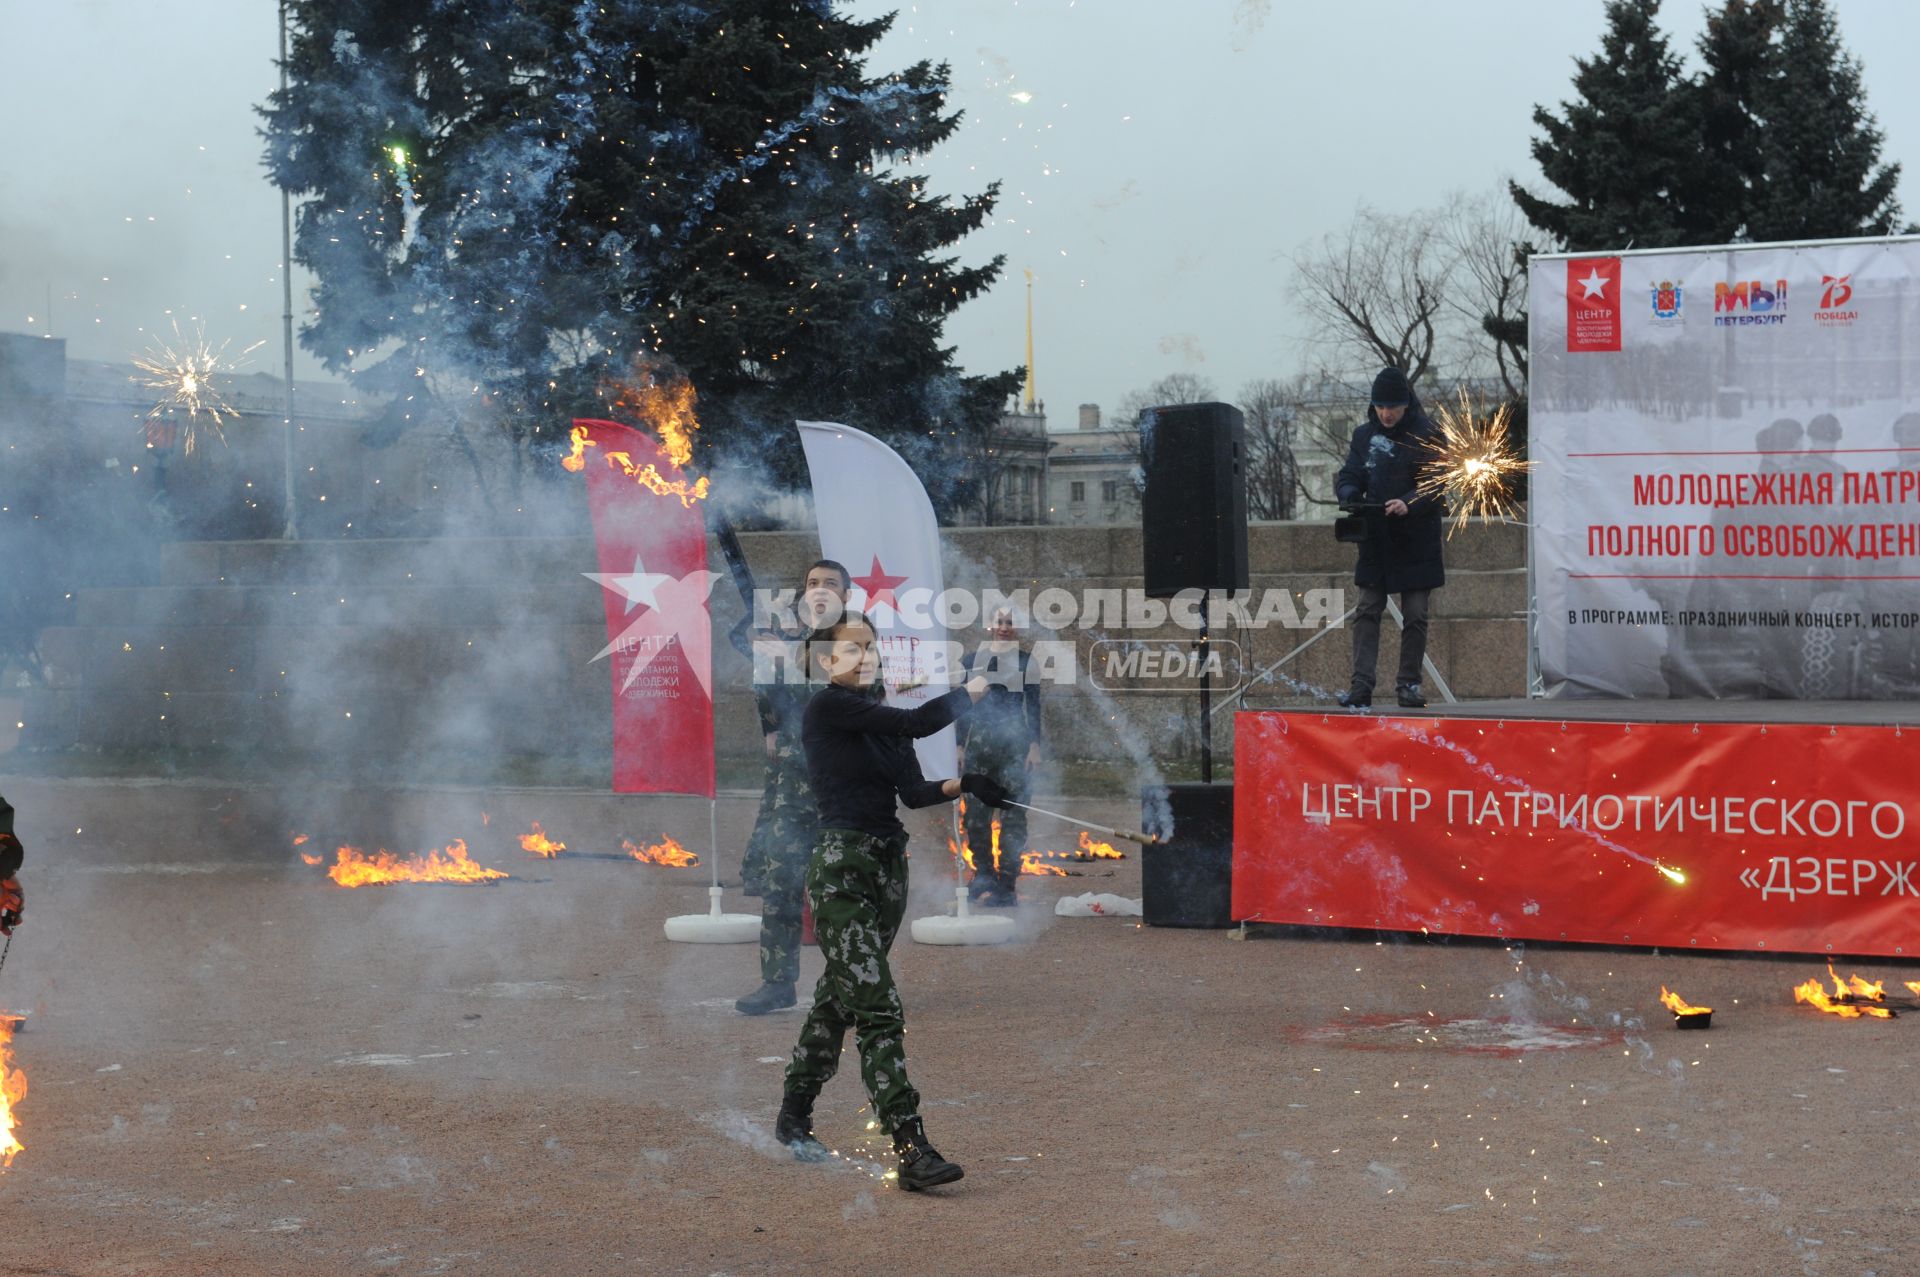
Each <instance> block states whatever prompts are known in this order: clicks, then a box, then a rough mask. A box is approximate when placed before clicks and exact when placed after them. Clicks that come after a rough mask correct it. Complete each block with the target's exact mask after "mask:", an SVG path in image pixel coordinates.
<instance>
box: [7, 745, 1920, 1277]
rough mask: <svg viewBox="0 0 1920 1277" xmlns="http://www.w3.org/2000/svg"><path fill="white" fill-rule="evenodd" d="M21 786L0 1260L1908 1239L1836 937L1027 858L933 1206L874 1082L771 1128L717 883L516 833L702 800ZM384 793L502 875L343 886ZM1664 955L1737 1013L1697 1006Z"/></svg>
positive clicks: (765, 1032) (381, 812)
mask: <svg viewBox="0 0 1920 1277" xmlns="http://www.w3.org/2000/svg"><path fill="white" fill-rule="evenodd" d="M0 792H5V793H7V795H8V796H9V798H11V799H13V800H14V801H15V803H16V804H17V805H19V806H20V807H21V809H22V813H23V818H22V826H23V831H24V832H25V834H26V836H27V837H28V842H29V847H30V849H31V851H32V853H33V863H32V868H31V870H30V872H29V875H28V877H27V880H26V883H27V888H28V891H29V892H30V895H31V902H30V903H31V913H30V919H29V922H28V925H27V926H26V927H25V928H24V929H23V930H22V932H21V934H20V937H19V939H18V941H17V942H16V944H15V945H14V948H13V952H12V956H11V958H10V959H9V960H8V962H7V965H6V968H5V970H4V972H0V1005H14V1006H20V1005H24V1006H25V1007H26V1008H27V1009H29V1010H30V1011H31V1013H32V1016H31V1019H30V1021H29V1025H28V1028H27V1029H26V1030H25V1031H24V1032H23V1033H22V1034H21V1036H20V1038H19V1040H18V1042H17V1044H16V1045H17V1048H18V1055H19V1059H20V1062H21V1064H22V1065H23V1066H24V1068H25V1070H26V1072H27V1074H28V1077H29V1080H30V1083H31V1088H32V1089H31V1091H30V1093H29V1095H28V1097H27V1099H26V1100H25V1101H24V1102H23V1103H22V1104H21V1105H20V1108H19V1114H20V1117H21V1119H22V1121H23V1132H22V1133H23V1138H24V1140H25V1142H26V1144H27V1151H26V1152H25V1153H24V1154H22V1155H21V1156H20V1158H19V1159H18V1160H17V1161H16V1162H15V1164H14V1165H13V1167H12V1169H11V1170H9V1171H7V1172H5V1173H4V1174H0V1274H14V1273H35V1274H46V1273H68V1274H87V1275H89V1277H91V1275H94V1274H136V1273H137V1274H146V1273H167V1274H174V1273H183V1274H191V1273H220V1274H245V1273H302V1274H305V1273H312V1274H343V1273H362V1272H369V1273H371V1272H392V1273H408V1274H411V1273H463V1274H493V1273H501V1274H508V1273H512V1274H523V1273H526V1274H575V1273H601V1272H607V1273H613V1272H631V1273H647V1274H652V1273H665V1274H680V1273H687V1274H711V1273H727V1274H749V1273H755V1274H757V1273H858V1274H866V1273H876V1274H878V1273H909V1272H911V1273H920V1272H925V1273H963V1272H965V1273H977V1272H988V1273H1008V1274H1023V1273H1039V1272H1065V1273H1079V1272H1090V1273H1091V1272H1099V1273H1149V1274H1161V1273H1229V1272H1234V1273H1251V1272H1280V1271H1287V1272H1314V1273H1345V1272H1354V1273H1426V1272H1456V1271H1459V1272H1470V1273H1507V1272H1513V1273H1578V1274H1588V1273H1601V1272H1608V1273H1613V1272H1633V1273H1658V1274H1667V1273H1674V1274H1684V1273H1697V1274H1720V1273H1725V1274H1755V1273H1767V1274H1773V1273H1812V1274H1829V1273H1831V1274H1843V1273H1844V1274H1859V1273H1867V1272H1872V1273H1879V1274H1895V1273H1913V1272H1916V1271H1920V1197H1917V1196H1916V1192H1915V1189H1914V1185H1913V1167H1914V1165H1915V1143H1916V1141H1915V1138H1914V1131H1915V1129H1916V1125H1917V1124H1920V1123H1917V1114H1916V1097H1915V1093H1914V1091H1913V1090H1912V1087H1913V1085H1914V1081H1915V1079H1914V1076H1913V1073H1912V1068H1911V1062H1912V1060H1913V1059H1914V1057H1915V1050H1914V1046H1915V1043H1914V1041H1913V1039H1912V1035H1913V1034H1914V1033H1917V1032H1920V1015H1915V1016H1911V1017H1904V1018H1902V1019H1899V1020H1895V1021H1892V1022H1884V1023H1855V1022H1848V1023H1841V1022H1838V1021H1828V1020H1823V1019H1821V1018H1819V1017H1816V1016H1815V1015H1813V1014H1812V1013H1810V1012H1807V1011H1804V1010H1802V1009H1799V1008H1796V1007H1794V1006H1792V1005H1791V1002H1790V999H1789V997H1788V990H1789V988H1790V986H1791V985H1792V984H1794V983H1796V982H1797V981H1798V980H1800V979H1802V978H1804V977H1805V976H1806V975H1808V974H1812V973H1813V972H1814V971H1816V970H1817V969H1818V968H1817V966H1816V965H1815V964H1813V963H1810V962H1806V961H1796V960H1780V959H1765V960H1749V959H1733V958H1713V957H1705V956H1701V955H1697V954H1689V955H1655V954H1647V953H1625V952H1608V951H1601V950H1566V949H1560V950H1549V949H1540V948H1534V949H1531V950H1528V951H1524V952H1522V951H1520V950H1518V949H1508V948H1504V947H1502V946H1498V945H1477V944H1453V945H1448V944H1444V943H1438V942H1417V943H1407V942H1401V941H1397V940H1392V941H1386V942H1382V943H1376V942H1375V941H1373V940H1371V939H1366V938H1353V937H1336V938H1304V937H1298V936H1260V935H1258V934H1256V935H1255V937H1253V938H1251V939H1249V940H1246V941H1242V942H1236V941H1233V940H1230V939H1229V938H1228V937H1227V935H1226V934H1224V933H1219V932H1182V931H1167V930H1158V929H1145V928H1142V927H1139V926H1137V925H1136V924H1134V923H1133V922H1130V921H1119V920H1111V919H1085V920H1082V919H1065V918H1056V917H1054V916H1053V915H1052V912H1051V902H1052V900H1053V898H1054V897H1056V896H1058V895H1060V894H1064V893H1068V892H1075V891H1080V890H1118V891H1120V892H1122V893H1124V894H1127V895H1135V894H1137V893H1138V867H1137V864H1136V862H1134V861H1131V860H1129V861H1127V862H1125V863H1124V864H1122V865H1119V866H1117V867H1115V868H1113V869H1112V870H1111V872H1112V874H1113V876H1111V877H1087V878H1075V879H1057V880H1052V881H1047V882H1037V881H1035V882H1029V883H1028V884H1027V894H1028V897H1029V902H1028V903H1027V904H1026V905H1025V906H1023V908H1022V910H1021V911H1020V914H1019V922H1020V937H1021V938H1020V940H1019V942H1018V943H1017V944H1015V945H1013V946H1011V947H1007V948H1002V949H992V950H983V949H934V948H927V947H922V946H916V945H913V944H910V943H903V944H902V945H901V947H900V948H899V950H898V951H897V954H896V956H897V960H898V969H899V971H900V974H901V976H902V979H903V981H904V984H905V988H906V992H907V998H908V1005H909V1026H910V1036H909V1049H910V1056H911V1060H912V1067H913V1074H914V1078H915V1081H916V1082H917V1083H918V1085H919V1086H920V1088H921V1089H922V1091H923V1092H924V1094H925V1096H926V1097H927V1106H926V1116H927V1120H928V1125H929V1128H930V1130H931V1131H932V1133H933V1134H934V1136H935V1138H936V1140H937V1141H938V1143H939V1145H940V1147H941V1148H942V1150H943V1151H945V1152H946V1153H948V1154H949V1155H950V1156H952V1157H954V1158H955V1159H957V1160H959V1161H961V1162H962V1163H964V1164H965V1166H966V1167H967V1178H966V1179H965V1181H963V1182H962V1183H960V1184H959V1185H956V1186H955V1187H953V1188H951V1189H948V1190H942V1191H941V1192H939V1193H937V1194H933V1195H925V1196H913V1195H909V1194H905V1193H901V1192H898V1191H896V1190H894V1189H893V1188H891V1187H890V1186H889V1185H888V1183H887V1182H886V1181H884V1180H883V1179H878V1178H875V1177H874V1175H873V1174H872V1173H871V1171H870V1170H869V1169H868V1167H867V1162H868V1160H869V1159H871V1161H872V1162H873V1163H874V1164H875V1165H876V1166H877V1165H878V1164H879V1163H880V1162H881V1161H882V1160H883V1158H882V1146H881V1141H879V1140H878V1139H876V1138H873V1137H870V1136H868V1135H866V1134H865V1133H864V1132H863V1130H862V1125H863V1115H862V1113H861V1105H862V1101H863V1097H862V1095H861V1093H860V1090H859V1086H858V1079H857V1074H856V1073H855V1072H854V1071H853V1070H851V1069H850V1070H849V1071H848V1073H847V1074H846V1075H843V1076H842V1077H841V1078H839V1079H836V1081H835V1083H834V1085H833V1086H832V1087H831V1088H830V1089H829V1092H828V1094H827V1096H826V1097H825V1100H824V1102H823V1104H822V1106H821V1112H820V1125H821V1128H822V1131H823V1134H825V1135H827V1136H828V1137H829V1138H830V1139H831V1140H832V1141H833V1142H834V1143H835V1144H836V1145H837V1146H838V1147H839V1148H840V1149H841V1151H842V1152H843V1153H844V1154H846V1155H847V1158H846V1160H845V1161H844V1162H843V1163H842V1164H839V1165H836V1166H832V1167H826V1168H819V1167H806V1166H800V1165H796V1164H794V1163H793V1162H791V1161H790V1160H788V1159H787V1158H785V1157H784V1156H783V1155H781V1154H779V1153H778V1152H777V1150H775V1149H773V1148H772V1147H771V1146H770V1142H769V1139H768V1130H769V1127H770V1124H771V1117H772V1111H773V1108H774V1105H775V1103H776V1101H777V1096H778V1089H779V1075H780V1065H781V1062H782V1061H783V1059H784V1057H785V1055H786V1052H787V1050H788V1048H789V1047H790V1045H791V1043H792V1038H793V1035H794V1033H795V1030H796V1029H797V1027H798V1023H799V1021H798V1017H797V1015H795V1014H792V1013H789V1014H784V1015H778V1016H773V1017H768V1018H766V1019H762V1020H746V1019H743V1018H741V1017H739V1016H738V1015H736V1014H735V1013H734V1012H733V1011H732V1010H731V1009H730V999H731V998H732V997H734V996H736V995H738V994H739V993H742V992H744V991H745V990H746V989H748V988H749V987H751V985H752V983H753V961H752V955H751V952H750V951H749V950H748V949H746V948H707V947H696V946H675V945H671V944H668V943H667V942H666V941H665V940H664V939H663V938H662V936H661V932H660V922H661V920H662V919H663V918H665V917H667V916H668V915H670V914H673V913H680V912H688V911H694V910H698V909H699V908H701V907H702V906H703V904H704V899H705V896H704V890H703V888H704V885H705V882H704V877H703V874H704V870H695V871H685V870H665V869H654V868H647V867H642V866H639V865H632V864H622V863H616V862H613V861H606V860H588V859H562V860H559V861H555V862H535V861H533V860H532V859H531V858H530V857H527V856H526V855H524V854H523V853H521V852H520V851H519V850H518V848H517V847H516V846H514V845H513V841H512V838H511V836H510V835H511V834H512V833H514V832H516V831H517V830H521V829H524V828H525V827H526V822H527V821H528V820H530V819H535V818H538V819H541V820H542V822H543V824H544V825H545V827H546V828H547V830H548V832H550V833H552V834H553V835H555V836H556V837H560V838H562V839H566V840H568V841H570V843H571V845H572V846H573V847H574V849H575V850H595V851H608V850H613V849H614V846H613V843H614V841H616V839H615V838H614V835H616V834H617V833H619V832H623V831H624V832H626V833H628V834H630V835H631V836H634V837H636V838H641V837H647V838H651V837H653V836H655V832H656V831H658V830H671V831H674V832H677V833H678V834H679V835H680V836H681V837H682V839H683V840H684V841H687V842H689V843H690V844H691V845H695V846H700V845H702V844H704V841H705V832H706V824H707V821H706V813H705V810H704V805H702V804H687V803H684V802H679V803H676V802H672V801H668V800H650V801H639V800H624V801H621V802H618V803H616V802H614V801H613V800H608V799H605V798H604V797H599V796H593V795H578V794H575V795H567V794H544V795H543V794H538V793H532V792H526V793H519V794H509V795H493V796H489V797H486V798H482V796H479V795H472V794H437V795H424V796H423V795H412V796H402V797H394V796H378V795H376V796H372V797H367V796H360V797H351V796H347V795H342V794H337V793H333V794H327V793H306V794H298V795H286V794H282V795H271V794H262V793H259V792H234V791H227V790H222V789H219V788H216V787H197V788H196V787H179V786H155V785H147V786H133V785H112V784H93V785H57V784H49V783H44V782H26V781H17V782H9V781H7V780H5V779H4V778H0ZM483 809H487V810H488V814H489V816H490V818H491V823H489V824H486V825H482V824H481V823H480V821H479V816H478V813H479V812H480V811H481V810H483ZM1081 810H1083V811H1085V812H1087V813H1089V814H1104V815H1106V816H1108V817H1110V818H1117V817H1120V816H1123V815H1127V814H1129V813H1125V812H1124V811H1123V810H1122V809H1119V808H1114V807H1105V808H1102V807H1095V806H1086V805H1083V806H1082V807H1081ZM748 815H749V811H748V808H747V805H746V804H744V803H740V802H734V803H728V804H725V805H724V809H723V812H722V822H721V834H722V841H723V842H724V843H731V844H732V845H735V846H737V845H738V843H739V839H740V835H741V833H742V830H743V825H744V821H745V819H746V818H747V816H748ZM383 823H384V824H388V825H390V827H391V828H392V829H394V830H396V831H399V832H398V833H397V834H396V838H397V839H398V840H399V841H407V840H408V839H411V840H413V841H414V843H416V844H417V843H419V842H420V841H423V840H424V837H425V836H426V834H425V830H426V829H427V827H428V826H430V825H435V824H438V825H439V826H440V832H439V834H438V835H437V836H439V837H441V838H450V837H452V836H454V835H464V836H465V837H467V838H468V839H469V841H470V842H471V843H472V844H473V847H474V852H475V855H476V857H477V858H479V859H482V860H484V861H487V862H488V863H491V864H495V865H498V866H501V867H503V868H506V869H508V870H509V871H510V872H512V873H513V875H514V880H513V881H511V882H509V883H506V884H502V885H499V886H494V887H474V888H461V887H415V888H409V887H395V888H367V889H361V890H353V891H349V890H344V889H341V888H337V887H335V886H334V885H333V884H332V883H330V882H328V881H327V880H326V879H325V878H324V877H323V876H321V875H320V873H319V872H318V871H316V870H313V869H310V868H308V867H306V866H304V865H302V864H300V863H299V862H298V860H297V858H296V857H295V856H294V855H293V854H292V853H291V851H290V850H289V849H288V848H287V845H286V842H287V838H288V836H289V835H290V834H291V833H292V832H295V830H296V829H297V828H299V827H302V826H304V827H305V831H306V832H311V833H314V834H315V836H316V839H318V840H320V841H322V842H326V841H333V840H334V839H335V838H340V837H348V836H364V832H359V833H356V832H352V831H355V830H360V831H364V830H366V829H369V828H371V827H373V826H377V825H381V824H383ZM322 826H326V828H325V829H323V828H322ZM73 830H79V831H81V832H79V833H74V832H71V831H73ZM329 831H331V832H329ZM402 835H404V836H402ZM1063 841H1064V840H1063ZM930 850H931V849H930V848H929V852H930ZM723 860H730V858H728V857H723ZM728 867H730V865H729V866H728ZM1093 872H1095V873H1106V872H1109V871H1108V869H1107V868H1106V867H1093ZM916 873H917V874H918V875H919V876H920V879H921V889H922V890H923V891H924V892H926V893H927V894H928V895H931V894H932V892H933V887H934V885H935V883H936V879H937V874H938V861H937V859H936V858H935V857H933V856H932V855H931V854H928V853H922V855H921V856H920V857H918V858H917V860H916ZM732 902H733V904H734V905H735V907H739V906H740V904H741V903H742V902H741V901H740V900H739V898H738V896H737V895H736V896H734V897H732ZM817 970H818V959H817V957H816V956H815V955H813V954H812V953H811V952H810V953H809V955H808V962H807V975H808V976H809V977H811V975H812V974H814V973H815V972H817ZM1867 971H1868V973H1869V974H1872V975H1875V976H1879V975H1895V976H1899V977H1900V978H1902V979H1904V978H1908V977H1914V976H1920V972H1916V971H1913V970H1911V969H1909V970H1906V971H1904V972H1903V971H1899V970H1897V969H1895V968H1892V967H1878V966H1876V967H1873V968H1868V969H1867ZM1663 981H1664V982H1666V983H1668V984H1671V985H1673V986H1675V987H1677V988H1678V989H1680V990H1681V991H1682V992H1683V993H1684V994H1685V995H1686V996H1687V997H1689V998H1690V999H1693V1000H1694V1001H1697V1002H1703V1003H1711V1004H1712V1005H1714V1006H1715V1007H1716V1008H1717V1010H1716V1014H1715V1021H1716V1028H1715V1029H1714V1030H1713V1031H1711V1032H1708V1033H1702V1034H1692V1033H1688V1034H1680V1033H1677V1032H1675V1031H1674V1030H1673V1029H1672V1028H1671V1027H1669V1025H1670V1020H1667V1019H1666V1018H1665V1017H1663V1016H1662V1015H1661V1013H1660V1011H1659V1008H1658V1006H1657V1004H1656V995H1657V993H1658V990H1659V986H1660V985H1661V983H1662V982H1663ZM1896 983H1897V982H1896Z"/></svg>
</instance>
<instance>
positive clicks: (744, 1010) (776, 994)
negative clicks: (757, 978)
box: [733, 984, 795, 1015]
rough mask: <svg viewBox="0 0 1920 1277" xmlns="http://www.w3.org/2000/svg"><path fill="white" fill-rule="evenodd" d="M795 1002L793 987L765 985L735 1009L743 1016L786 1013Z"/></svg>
mask: <svg viewBox="0 0 1920 1277" xmlns="http://www.w3.org/2000/svg"><path fill="white" fill-rule="evenodd" d="M794 1001H795V998H794V996H793V986H792V985H790V984H763V985H761V986H760V987H759V988H757V989H755V990H754V991H753V992H752V993H749V994H748V995H747V996H746V997H744V998H741V999H740V1000H739V1001H738V1002H736V1003H734V1004H733V1009H734V1010H736V1011H738V1012H739V1013H740V1014H741V1015H765V1014H766V1013H767V1012H769V1011H784V1010H786V1009H787V1008H788V1007H790V1006H792V1005H793V1004H794Z"/></svg>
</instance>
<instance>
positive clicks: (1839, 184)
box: [1747, 0, 1900, 242]
mask: <svg viewBox="0 0 1920 1277" xmlns="http://www.w3.org/2000/svg"><path fill="white" fill-rule="evenodd" d="M1778 56H1779V74H1778V75H1777V76H1775V77H1773V78H1772V79H1771V80H1770V81H1768V82H1767V84H1766V86H1765V89H1764V91H1763V93H1762V94H1761V95H1760V97H1759V101H1758V106H1759V114H1760V116H1761V118H1762V119H1763V120H1764V122H1765V125H1766V127H1765V129H1764V130H1763V132H1762V135H1761V141H1762V146H1763V156H1764V163H1765V174H1766V181H1765V185H1764V189H1763V191H1762V192H1761V198H1760V199H1759V200H1758V201H1757V204H1756V207H1755V209H1754V212H1753V214H1752V216H1750V217H1749V218H1748V220H1747V236H1748V238H1749V239H1752V240H1756V241H1761V242H1765V241H1771V240H1796V239H1837V238H1844V237H1847V236H1853V235H1887V234H1891V233H1892V232H1893V230H1894V228H1895V227H1897V226H1898V225H1899V224H1900V201H1899V197H1898V193H1897V191H1898V186H1899V181H1900V166H1899V165H1898V164H1882V163H1881V162H1880V148H1881V144H1882V142H1883V140H1884V138H1883V135H1882V134H1881V132H1880V126H1879V124H1878V122H1877V121H1876V120H1875V119H1874V116H1873V114H1872V112H1870V111H1869V110H1868V109H1867V103H1866V93H1865V90H1864V89H1863V88H1862V86H1861V83H1860V63H1859V61H1858V60H1857V59H1855V58H1853V57H1851V56H1849V55H1848V53H1847V51H1846V48H1845V46H1844V45H1843V44H1842V43H1841V41H1840V29H1839V24H1838V22H1836V21H1835V19H1834V16H1833V11H1832V9H1831V8H1830V7H1829V6H1828V4H1827V3H1826V0H1787V5H1786V19H1785V22H1784V23H1783V25H1782V27H1781V33H1780V45H1779V54H1778Z"/></svg>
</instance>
